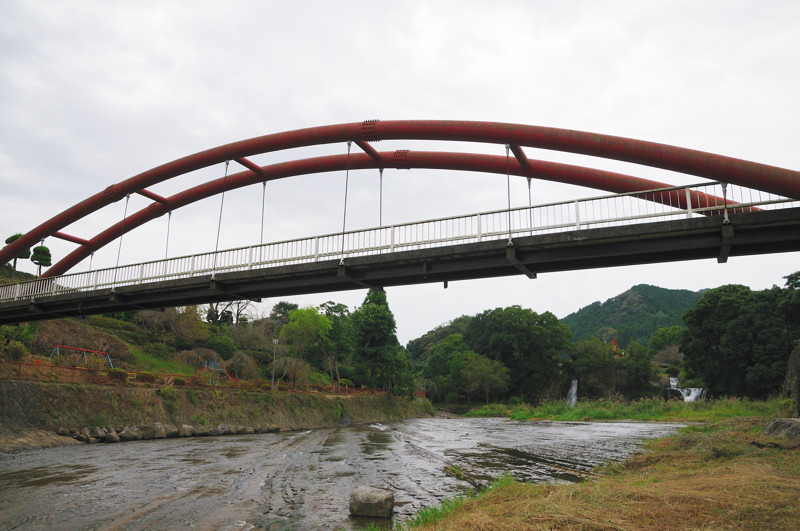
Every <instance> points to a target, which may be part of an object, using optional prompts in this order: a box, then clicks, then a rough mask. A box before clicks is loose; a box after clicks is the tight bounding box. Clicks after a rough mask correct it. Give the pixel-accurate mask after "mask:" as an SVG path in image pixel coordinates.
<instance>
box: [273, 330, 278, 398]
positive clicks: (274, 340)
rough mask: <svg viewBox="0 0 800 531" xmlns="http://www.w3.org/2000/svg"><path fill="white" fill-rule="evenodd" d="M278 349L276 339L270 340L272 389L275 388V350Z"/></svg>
mask: <svg viewBox="0 0 800 531" xmlns="http://www.w3.org/2000/svg"><path fill="white" fill-rule="evenodd" d="M277 350H278V340H277V339H273V340H272V390H273V391H274V390H275V352H276V351H277Z"/></svg>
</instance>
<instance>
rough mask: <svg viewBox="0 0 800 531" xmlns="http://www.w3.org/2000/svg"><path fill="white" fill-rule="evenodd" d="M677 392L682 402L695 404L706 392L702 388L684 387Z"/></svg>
mask: <svg viewBox="0 0 800 531" xmlns="http://www.w3.org/2000/svg"><path fill="white" fill-rule="evenodd" d="M679 391H680V392H681V394H682V395H683V401H684V402H696V401H697V400H700V399H701V398H705V396H706V390H705V389H703V388H702V387H686V388H684V389H679Z"/></svg>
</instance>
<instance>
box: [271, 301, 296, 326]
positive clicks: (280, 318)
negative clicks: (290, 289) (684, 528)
mask: <svg viewBox="0 0 800 531" xmlns="http://www.w3.org/2000/svg"><path fill="white" fill-rule="evenodd" d="M298 308H299V306H298V305H297V304H294V303H291V302H286V301H280V302H279V303H278V304H276V305H275V306H273V307H272V311H271V312H270V314H269V318H270V319H273V320H275V321H277V322H279V323H280V324H286V323H288V322H289V313H291V311H292V310H296V309H298Z"/></svg>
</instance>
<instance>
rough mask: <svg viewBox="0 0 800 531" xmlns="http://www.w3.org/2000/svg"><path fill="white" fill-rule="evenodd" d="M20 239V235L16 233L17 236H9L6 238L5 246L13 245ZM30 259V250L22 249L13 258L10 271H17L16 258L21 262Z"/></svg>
mask: <svg viewBox="0 0 800 531" xmlns="http://www.w3.org/2000/svg"><path fill="white" fill-rule="evenodd" d="M20 238H22V234H20V233H17V234H14V235H12V236H9V237H8V238H6V244H7V245H10V244H12V243H14V242H15V241H17V240H18V239H20ZM30 257H31V250H30V248H28V249H22V250H21V251H20V252H19V254H17V256H15V257H14V263H13V265H12V266H11V267H12V269H14V270H16V269H17V258H21V259H22V260H27V259H28V258H30Z"/></svg>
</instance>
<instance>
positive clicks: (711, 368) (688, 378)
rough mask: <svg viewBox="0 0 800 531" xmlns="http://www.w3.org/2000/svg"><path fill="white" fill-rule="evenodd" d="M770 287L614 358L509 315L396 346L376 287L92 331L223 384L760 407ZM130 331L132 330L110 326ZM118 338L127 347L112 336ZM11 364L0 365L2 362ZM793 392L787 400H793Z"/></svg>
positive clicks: (732, 297)
mask: <svg viewBox="0 0 800 531" xmlns="http://www.w3.org/2000/svg"><path fill="white" fill-rule="evenodd" d="M786 279H787V282H786V285H785V286H784V287H782V288H781V287H777V286H774V287H772V288H771V289H768V290H763V291H753V290H750V289H749V288H747V287H745V286H739V285H727V286H722V287H720V288H715V289H711V290H707V291H705V292H704V293H703V294H702V296H701V297H700V299H699V300H698V301H697V303H696V304H695V305H694V307H693V308H692V309H690V310H689V311H687V312H686V313H685V314H684V315H683V319H682V321H683V323H682V325H674V326H669V327H663V328H659V329H657V330H655V331H654V332H653V333H651V335H650V339H649V342H648V344H647V345H645V344H641V343H639V342H637V341H630V342H629V343H628V344H627V345H626V346H625V348H624V349H623V348H621V346H620V345H618V344H617V343H616V340H615V339H614V338H613V337H609V336H608V335H607V334H605V333H604V330H605V328H604V327H600V328H599V329H598V330H597V333H596V336H595V337H593V338H591V339H582V340H579V341H577V342H573V341H572V332H571V330H570V327H568V326H567V325H566V324H564V323H563V322H560V321H559V320H558V319H557V318H556V317H555V316H554V315H553V314H552V313H550V312H544V313H542V314H538V313H536V312H534V311H533V310H531V309H526V308H523V307H521V306H511V307H506V308H495V309H492V310H486V311H484V312H482V313H480V314H477V315H473V316H468V315H464V316H461V317H459V318H457V319H454V320H453V321H451V322H449V323H446V324H444V325H441V326H438V327H436V328H434V329H433V330H431V331H429V332H428V333H426V334H424V335H423V336H421V337H419V338H417V339H414V340H412V341H410V342H409V343H408V345H406V347H403V346H402V345H400V343H399V341H398V339H397V336H396V328H397V325H396V322H395V318H394V315H393V314H392V312H391V310H390V308H389V303H388V300H387V297H386V292H385V291H384V290H383V289H371V290H369V291H368V293H367V294H366V297H365V298H364V301H363V303H362V304H361V305H360V306H359V307H357V308H353V309H351V308H348V307H347V306H345V305H344V304H340V303H336V302H333V301H329V302H326V303H324V304H321V305H319V306H316V307H314V306H309V307H305V308H300V307H298V305H296V304H292V303H289V302H286V301H281V302H278V303H277V304H276V305H275V306H274V307H273V308H272V310H271V312H270V313H269V314H268V315H262V316H260V317H255V316H254V315H253V312H252V310H253V307H252V304H251V303H250V302H248V301H233V302H228V303H216V304H210V305H207V306H205V307H195V306H190V307H185V308H172V309H166V310H163V311H149V310H148V311H138V312H124V313H118V314H107V315H105V316H104V317H98V318H96V319H94V320H93V321H92V322H93V323H94V324H96V325H98V326H106V327H108V328H109V329H113V330H114V333H115V334H116V335H118V337H120V339H122V340H132V339H133V336H136V338H137V341H138V342H139V343H143V344H144V347H143V348H144V349H146V351H147V352H148V353H149V354H151V355H154V356H157V357H163V358H175V359H178V360H180V361H183V362H185V363H188V364H190V365H192V366H195V367H198V368H199V367H201V366H202V364H203V362H204V360H205V359H210V360H217V361H222V362H225V363H226V364H227V366H228V369H229V371H230V372H231V373H232V374H234V375H235V376H236V377H240V378H253V379H266V380H270V379H273V378H274V379H275V380H276V381H278V382H280V381H289V382H293V383H317V384H331V385H348V386H358V387H362V386H363V387H372V388H381V389H386V390H387V391H389V392H390V393H393V394H410V393H412V392H413V391H414V390H423V391H425V392H426V393H427V395H428V396H429V397H430V398H431V399H432V400H433V401H435V402H439V403H470V402H474V401H482V402H484V401H485V402H489V401H492V400H495V401H509V402H528V403H538V402H540V401H542V400H545V399H557V398H563V397H564V395H565V394H566V391H567V389H568V388H569V385H570V381H571V380H572V379H578V381H579V395H580V396H581V397H582V398H608V397H621V398H625V399H636V398H640V397H645V396H654V395H659V394H661V392H662V391H663V388H664V387H665V386H666V385H667V377H669V376H678V377H679V378H680V380H681V385H682V386H684V387H705V388H707V389H709V391H710V392H711V393H712V395H718V396H721V395H725V396H747V397H753V398H762V397H765V396H768V395H771V394H775V393H778V392H781V391H783V390H786V389H788V388H790V387H791V385H792V383H793V382H796V380H797V378H796V377H793V376H791V375H788V373H787V368H788V367H790V366H791V363H790V358H791V356H792V353H793V352H794V353H795V354H794V355H795V357H797V355H798V349H797V344H798V341H799V340H800V272H798V273H794V274H792V275H789V276H788V277H786ZM120 321H122V322H130V323H132V324H134V325H136V327H137V328H136V330H137V331H136V332H133V331H131V330H129V329H127V328H125V327H124V326H122V325H119V324H114V323H118V322H120ZM26 326H28V325H25V326H22V327H2V330H0V354H3V353H5V355H6V357H9V355H11V354H13V356H12V357H14V358H19V357H21V355H24V353H25V352H26V348H30V344H31V342H32V341H33V339H31V338H34V337H35V334H34V333H32V332H31V330H34V329H35V325H29V326H30V327H28V328H26ZM126 334H128V336H126ZM9 353H11V354H9ZM796 393H797V391H795V394H796Z"/></svg>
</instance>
